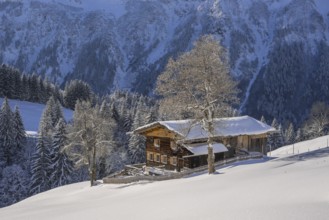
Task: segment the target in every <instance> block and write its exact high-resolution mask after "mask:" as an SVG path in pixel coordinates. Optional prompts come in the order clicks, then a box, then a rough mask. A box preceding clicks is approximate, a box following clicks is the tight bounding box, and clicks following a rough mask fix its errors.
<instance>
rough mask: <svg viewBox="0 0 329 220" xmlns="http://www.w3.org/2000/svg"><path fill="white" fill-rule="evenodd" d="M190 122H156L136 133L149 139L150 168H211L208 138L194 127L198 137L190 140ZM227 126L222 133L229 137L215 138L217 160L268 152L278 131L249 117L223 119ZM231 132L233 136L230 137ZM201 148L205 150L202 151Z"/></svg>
mask: <svg viewBox="0 0 329 220" xmlns="http://www.w3.org/2000/svg"><path fill="white" fill-rule="evenodd" d="M225 120H226V121H225ZM188 123H189V122H188V121H163V122H154V123H151V124H149V125H146V126H143V127H140V128H138V129H136V131H134V132H136V133H138V134H140V135H144V136H145V137H146V152H145V154H146V165H147V166H150V167H162V168H165V169H168V170H177V171H179V170H181V169H182V168H184V167H186V168H195V167H199V166H203V165H207V157H208V155H207V145H206V142H207V136H206V135H203V136H198V134H200V133H197V134H196V133H195V131H197V132H199V130H195V129H196V128H195V127H193V129H194V131H193V132H194V133H193V132H191V133H193V134H196V136H193V137H197V138H187V137H190V136H189V134H190V133H186V134H185V135H183V132H184V131H189V129H185V128H184V126H185V127H188V128H189V126H190V124H188ZM223 123H226V125H225V126H226V127H225V126H222V127H223V128H222V129H223V130H222V131H223V132H224V133H225V132H226V136H220V135H219V134H220V133H218V135H217V136H215V137H213V140H214V142H216V143H217V144H216V145H217V146H218V149H217V151H216V152H218V153H215V161H219V160H223V159H224V158H230V157H233V156H235V155H237V154H239V153H243V152H247V151H248V152H260V153H262V154H266V153H267V151H266V142H267V134H268V132H273V131H275V129H274V128H272V127H270V126H268V125H265V124H262V123H261V122H259V121H257V120H256V119H253V118H251V117H249V116H241V117H236V118H233V119H230V118H229V119H223V120H222V121H220V125H222V124H223ZM230 126H234V129H233V130H229V128H230ZM236 128H241V129H242V132H241V133H240V132H236ZM249 128H250V129H251V130H250V131H249ZM197 129H198V128H197ZM200 129H201V128H200ZM225 129H227V130H225ZM230 132H231V133H230ZM228 133H229V134H231V135H227V134H228ZM238 134H239V135H238ZM242 134H245V135H242ZM200 146H201V147H200ZM194 147H195V148H194ZM198 147H200V148H198ZM200 149H202V150H201V152H200Z"/></svg>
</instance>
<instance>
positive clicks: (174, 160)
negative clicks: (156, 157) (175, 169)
mask: <svg viewBox="0 0 329 220" xmlns="http://www.w3.org/2000/svg"><path fill="white" fill-rule="evenodd" d="M170 164H171V165H174V166H176V165H177V157H171V158H170Z"/></svg>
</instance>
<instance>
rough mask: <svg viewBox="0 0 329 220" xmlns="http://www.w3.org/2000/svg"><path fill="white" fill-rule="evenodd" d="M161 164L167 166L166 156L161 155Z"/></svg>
mask: <svg viewBox="0 0 329 220" xmlns="http://www.w3.org/2000/svg"><path fill="white" fill-rule="evenodd" d="M161 163H163V164H167V163H168V161H167V155H161Z"/></svg>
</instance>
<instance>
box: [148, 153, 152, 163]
mask: <svg viewBox="0 0 329 220" xmlns="http://www.w3.org/2000/svg"><path fill="white" fill-rule="evenodd" d="M147 160H149V161H153V153H151V152H147Z"/></svg>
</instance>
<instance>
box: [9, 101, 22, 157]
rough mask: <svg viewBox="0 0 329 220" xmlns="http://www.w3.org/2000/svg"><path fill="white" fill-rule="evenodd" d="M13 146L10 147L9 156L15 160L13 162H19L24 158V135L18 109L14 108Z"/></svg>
mask: <svg viewBox="0 0 329 220" xmlns="http://www.w3.org/2000/svg"><path fill="white" fill-rule="evenodd" d="M13 135H14V145H13V146H12V151H11V156H12V158H16V160H15V161H21V160H22V159H23V157H24V149H23V146H24V144H25V142H26V133H25V129H24V125H23V121H22V117H21V115H20V112H19V109H18V107H17V106H16V107H15V112H14V129H13Z"/></svg>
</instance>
